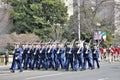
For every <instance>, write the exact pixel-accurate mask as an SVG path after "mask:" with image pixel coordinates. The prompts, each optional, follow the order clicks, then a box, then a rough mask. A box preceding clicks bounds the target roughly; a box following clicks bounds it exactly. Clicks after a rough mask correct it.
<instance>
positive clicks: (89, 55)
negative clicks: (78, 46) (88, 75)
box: [83, 48, 93, 69]
mask: <svg viewBox="0 0 120 80" xmlns="http://www.w3.org/2000/svg"><path fill="white" fill-rule="evenodd" d="M83 53H84V54H83V56H84V69H86V67H87V66H86V63H87V62H88V66H89V68H91V69H92V68H93V66H92V52H91V49H90V48H88V49H87V48H84V52H83Z"/></svg>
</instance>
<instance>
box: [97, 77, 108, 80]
mask: <svg viewBox="0 0 120 80" xmlns="http://www.w3.org/2000/svg"><path fill="white" fill-rule="evenodd" d="M108 79H109V78H108V77H105V78H101V79H98V80H108Z"/></svg>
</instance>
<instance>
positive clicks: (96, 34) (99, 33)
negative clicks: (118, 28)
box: [93, 31, 101, 40]
mask: <svg viewBox="0 0 120 80" xmlns="http://www.w3.org/2000/svg"><path fill="white" fill-rule="evenodd" d="M93 37H94V40H100V39H101V32H100V31H98V32H94V36H93Z"/></svg>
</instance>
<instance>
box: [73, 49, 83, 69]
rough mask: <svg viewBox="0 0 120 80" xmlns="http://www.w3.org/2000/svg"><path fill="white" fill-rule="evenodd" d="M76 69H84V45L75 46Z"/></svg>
mask: <svg viewBox="0 0 120 80" xmlns="http://www.w3.org/2000/svg"><path fill="white" fill-rule="evenodd" d="M74 55H75V61H74V70H77V69H78V68H79V67H81V69H83V67H84V66H83V64H84V59H83V48H82V47H75V48H74Z"/></svg>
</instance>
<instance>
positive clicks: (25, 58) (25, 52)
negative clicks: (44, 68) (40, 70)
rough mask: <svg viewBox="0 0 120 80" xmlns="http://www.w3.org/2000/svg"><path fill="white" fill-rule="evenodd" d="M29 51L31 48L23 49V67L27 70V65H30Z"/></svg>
mask: <svg viewBox="0 0 120 80" xmlns="http://www.w3.org/2000/svg"><path fill="white" fill-rule="evenodd" d="M28 50H29V48H25V49H23V62H24V63H23V67H24V69H25V70H27V64H28Z"/></svg>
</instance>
